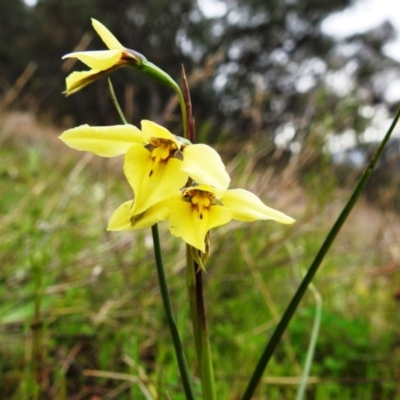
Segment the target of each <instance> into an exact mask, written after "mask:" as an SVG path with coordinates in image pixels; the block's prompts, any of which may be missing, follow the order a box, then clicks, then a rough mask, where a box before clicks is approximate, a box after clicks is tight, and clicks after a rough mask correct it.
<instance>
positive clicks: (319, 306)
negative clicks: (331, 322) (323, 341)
mask: <svg viewBox="0 0 400 400" xmlns="http://www.w3.org/2000/svg"><path fill="white" fill-rule="evenodd" d="M309 289H310V290H311V292H312V294H313V295H314V298H315V304H316V310H315V318H314V324H313V328H312V332H311V339H310V344H309V345H308V350H307V355H306V361H305V363H304V370H303V374H302V376H301V382H300V385H299V388H298V389H297V394H296V400H303V398H304V394H305V392H306V388H307V380H308V377H309V376H310V370H311V363H312V360H313V358H314V352H315V346H316V345H317V339H318V334H319V328H320V326H321V317H322V298H321V295H320V294H319V292H318V290H317V288H316V287H315V286H314V285H313V284H312V283H310V286H309Z"/></svg>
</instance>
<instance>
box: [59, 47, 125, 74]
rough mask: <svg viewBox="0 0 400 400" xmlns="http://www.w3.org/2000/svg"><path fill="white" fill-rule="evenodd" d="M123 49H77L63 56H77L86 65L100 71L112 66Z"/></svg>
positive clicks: (119, 58)
mask: <svg viewBox="0 0 400 400" xmlns="http://www.w3.org/2000/svg"><path fill="white" fill-rule="evenodd" d="M122 54H123V50H121V49H115V50H98V51H78V52H75V53H69V54H66V55H65V56H63V59H65V58H77V59H78V60H80V61H82V62H83V63H84V64H86V65H87V66H88V67H90V68H92V69H96V70H100V71H105V70H107V69H110V68H112V67H114V66H115V65H116V64H117V63H118V62H119V61H120V60H121V57H122Z"/></svg>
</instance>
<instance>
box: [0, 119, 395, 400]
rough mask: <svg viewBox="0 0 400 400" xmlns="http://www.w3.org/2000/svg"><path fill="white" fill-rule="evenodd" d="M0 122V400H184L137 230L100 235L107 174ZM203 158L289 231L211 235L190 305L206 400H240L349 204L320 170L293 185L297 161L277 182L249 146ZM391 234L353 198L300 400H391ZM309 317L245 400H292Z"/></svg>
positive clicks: (46, 138) (175, 266)
mask: <svg viewBox="0 0 400 400" xmlns="http://www.w3.org/2000/svg"><path fill="white" fill-rule="evenodd" d="M0 122H1V130H0V143H1V146H0V153H1V158H0V159H1V163H0V190H1V193H0V194H1V195H0V238H1V240H0V265H1V268H0V282H1V285H0V382H1V385H0V395H1V396H0V397H1V398H2V399H18V400H20V399H21V400H22V399H115V398H116V399H155V398H157V399H183V398H184V397H183V394H182V393H181V386H180V383H179V376H178V372H177V368H176V364H175V357H174V353H173V349H172V346H171V342H170V337H169V330H168V327H167V324H166V321H165V318H164V316H163V310H162V305H161V299H160V294H159V290H158V285H157V277H156V271H155V268H154V261H153V251H152V245H151V233H150V230H148V231H146V230H144V231H139V232H125V233H115V232H113V233H111V232H106V231H105V228H106V225H107V221H108V218H109V216H110V215H111V213H112V211H113V210H114V209H115V208H116V207H117V206H118V205H119V204H120V203H121V202H123V201H125V200H127V199H129V198H130V195H131V194H130V188H129V187H128V184H127V183H126V181H125V178H124V177H123V175H122V172H121V168H120V166H121V160H120V159H118V160H116V159H111V160H106V159H99V158H95V157H93V156H91V155H89V154H84V153H80V152H74V151H71V150H69V149H68V148H66V147H65V146H63V145H62V143H61V142H60V143H59V142H58V140H57V138H56V136H57V134H58V133H60V132H61V131H59V130H58V129H57V128H53V127H49V126H47V127H46V126H43V125H41V124H38V123H37V121H36V120H35V118H34V117H33V116H32V115H29V114H23V113H3V114H2V115H1V118H0ZM266 146H267V145H266ZM217 147H219V150H220V151H221V152H222V157H223V159H224V161H225V163H226V165H227V168H228V170H229V172H230V173H231V176H232V177H233V183H232V187H245V188H247V189H249V190H252V191H254V192H255V193H257V194H258V195H259V196H260V197H261V198H262V199H264V201H265V202H266V203H267V204H269V205H271V206H272V207H275V208H278V209H280V210H283V211H284V212H286V213H288V214H289V215H291V216H293V217H295V218H296V219H297V222H296V224H295V225H293V226H291V227H287V226H281V225H279V224H274V223H272V222H271V223H265V222H255V223H251V224H245V223H231V224H229V225H227V226H225V227H222V228H218V229H216V230H214V231H213V232H212V237H211V238H212V255H211V258H210V260H209V262H208V264H207V275H206V277H205V280H206V291H205V297H206V302H207V308H208V317H209V325H210V332H211V340H212V345H213V356H214V360H215V371H216V379H217V387H218V396H219V398H221V399H239V398H240V395H241V393H242V392H243V389H244V387H245V384H246V382H247V379H248V378H249V376H250V374H251V372H252V370H253V368H254V364H255V363H256V361H257V359H258V357H259V354H260V352H261V350H262V349H263V346H264V345H265V343H266V341H267V340H268V337H269V335H270V334H271V332H272V330H273V328H274V326H275V325H276V323H277V321H278V320H279V316H280V315H281V313H282V312H283V310H284V309H285V307H286V305H287V304H288V302H289V300H290V298H291V296H292V295H293V293H294V292H295V290H296V287H297V285H298V284H299V281H300V276H301V273H302V271H304V269H306V268H307V267H308V266H309V264H310V262H311V261H312V259H313V257H314V255H315V254H316V252H317V250H318V248H319V246H320V244H321V242H322V240H323V239H324V237H325V236H326V234H327V232H328V230H329V228H330V226H331V224H332V223H333V221H334V219H335V218H336V216H337V215H338V213H339V211H340V209H341V207H342V206H343V205H344V202H345V201H346V199H347V196H348V193H349V192H348V189H349V188H346V187H343V185H340V186H339V185H338V183H337V180H336V178H335V171H334V169H333V168H334V167H333V166H332V164H329V163H324V162H321V163H319V164H318V167H317V168H314V169H311V170H310V171H308V172H307V173H305V174H304V175H303V183H301V184H300V183H299V180H298V179H297V175H296V171H298V169H299V168H301V165H300V163H301V160H302V159H304V157H301V156H299V157H297V158H292V160H291V161H290V162H289V163H288V164H287V165H286V166H285V167H284V168H282V169H281V171H280V172H279V173H276V167H275V166H274V165H266V166H262V163H263V158H262V157H263V155H264V154H265V153H266V152H267V153H268V152H269V151H270V149H269V148H268V147H263V144H262V143H261V144H260V143H258V145H257V151H255V148H254V143H248V144H247V145H244V146H243V147H242V148H241V151H240V152H235V150H234V149H230V148H229V144H227V143H226V142H225V144H224V145H223V146H222V145H219V146H217ZM304 151H305V152H308V151H312V149H308V150H304ZM257 155H259V156H260V158H258V156H257ZM399 230H400V225H399V217H398V215H396V214H395V213H394V212H393V211H391V210H390V209H387V210H383V209H382V208H379V207H376V206H374V205H371V204H370V203H369V202H367V201H366V199H365V198H364V199H362V201H361V202H360V203H359V204H358V205H357V206H356V209H355V210H354V212H353V213H352V215H351V217H350V219H349V221H348V222H347V224H346V226H345V228H344V230H343V231H342V233H341V234H340V235H339V238H338V240H337V242H336V244H335V245H334V247H333V249H332V250H331V252H330V253H329V256H328V257H327V258H326V260H325V262H324V265H323V267H322V269H321V271H320V272H319V274H318V276H317V279H316V280H315V286H316V288H317V289H318V291H319V292H320V293H321V296H322V298H323V317H322V325H321V330H320V334H319V337H318V342H317V348H316V353H315V360H314V362H313V364H312V369H311V376H310V383H309V385H308V389H307V398H309V399H388V400H389V399H394V398H397V397H398V396H400V389H399V380H398V379H399V373H400V371H399V366H400V342H399V333H400V332H399V330H400V324H399V322H400V321H399V319H400V313H399V312H398V310H399V300H400V267H399V257H400V247H399V246H400V245H399V241H398V238H399ZM161 233H162V238H163V249H164V254H165V265H166V268H167V276H168V279H169V283H170V289H171V295H172V299H173V304H174V308H175V312H176V316H177V321H178V326H179V329H180V332H181V335H182V339H183V342H184V345H185V349H186V351H187V356H188V361H189V365H190V368H191V371H193V375H194V376H195V377H196V375H197V365H196V360H195V351H194V347H193V340H192V333H191V325H190V322H189V319H188V301H187V295H186V288H185V273H184V246H183V245H182V243H180V241H179V240H178V239H176V238H173V237H170V236H169V235H168V232H167V229H166V226H165V224H161ZM314 314H315V300H314V298H313V296H312V295H311V294H309V295H308V296H307V297H306V299H305V300H304V301H303V302H302V304H301V307H300V309H299V311H298V313H297V315H296V316H295V318H294V320H293V322H292V323H291V324H290V327H289V330H288V332H287V334H286V335H285V338H284V340H283V341H282V343H281V344H280V346H279V349H278V351H277V353H276V354H275V355H274V358H273V361H272V363H271V364H270V366H269V368H268V370H267V373H266V374H265V379H264V380H263V383H262V385H261V387H260V388H259V391H258V394H257V396H256V397H255V398H257V399H279V400H280V399H293V398H294V396H295V393H296V390H297V385H298V383H299V377H300V375H301V371H302V365H303V362H304V358H305V352H306V349H307V346H308V341H309V338H310V332H311V327H312V324H313V320H314ZM196 382H197V381H196ZM196 387H197V390H198V391H199V390H200V387H199V382H197V383H196Z"/></svg>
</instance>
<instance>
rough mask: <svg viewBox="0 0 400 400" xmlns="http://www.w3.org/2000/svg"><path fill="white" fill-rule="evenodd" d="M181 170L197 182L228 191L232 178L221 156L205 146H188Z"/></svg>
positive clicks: (184, 152)
mask: <svg viewBox="0 0 400 400" xmlns="http://www.w3.org/2000/svg"><path fill="white" fill-rule="evenodd" d="M181 170H182V171H184V172H186V173H187V174H188V175H189V176H190V177H191V178H192V179H193V180H194V181H195V182H197V183H200V184H201V183H205V184H208V185H211V186H214V187H215V188H217V189H223V190H226V189H227V188H228V186H229V182H230V180H231V179H230V177H229V175H228V173H227V172H226V169H225V165H224V163H223V162H222V160H221V157H220V155H219V154H218V153H217V152H216V151H215V150H214V149H213V148H212V147H210V146H207V145H205V144H193V145H188V146H186V147H185V148H184V149H183V161H182V166H181Z"/></svg>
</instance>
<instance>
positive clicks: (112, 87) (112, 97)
mask: <svg viewBox="0 0 400 400" xmlns="http://www.w3.org/2000/svg"><path fill="white" fill-rule="evenodd" d="M107 83H108V91H109V93H110V96H111V100H112V102H113V103H114V107H115V109H116V110H117V113H118V116H119V118H120V120H121V121H122V123H123V124H124V125H126V124H127V123H128V122H127V120H126V118H125V115H124V113H123V112H122V109H121V106H120V105H119V103H118V100H117V96H116V95H115V91H114V86H113V84H112V83H111V79H110V78H108V79H107Z"/></svg>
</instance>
